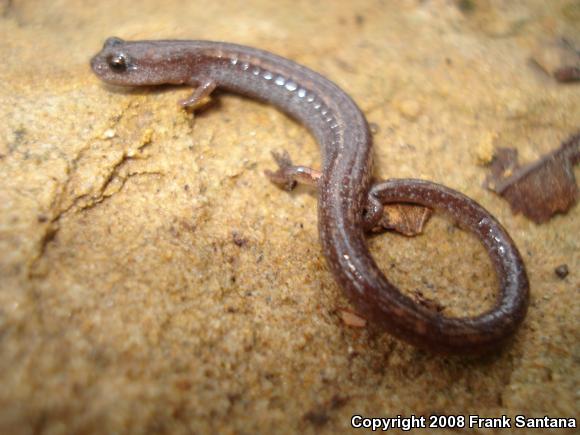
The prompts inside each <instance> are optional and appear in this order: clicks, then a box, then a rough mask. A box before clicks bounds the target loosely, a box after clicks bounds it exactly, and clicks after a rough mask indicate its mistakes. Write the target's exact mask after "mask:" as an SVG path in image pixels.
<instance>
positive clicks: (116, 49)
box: [91, 37, 186, 86]
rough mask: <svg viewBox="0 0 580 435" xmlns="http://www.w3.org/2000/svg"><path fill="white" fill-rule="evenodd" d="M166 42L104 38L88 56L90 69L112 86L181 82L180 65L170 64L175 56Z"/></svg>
mask: <svg viewBox="0 0 580 435" xmlns="http://www.w3.org/2000/svg"><path fill="white" fill-rule="evenodd" d="M167 42H168V41H136V42H131V41H124V40H123V39H121V38H117V37H111V38H108V39H107V40H106V41H105V44H104V45H103V48H102V49H101V51H100V52H99V53H97V54H96V55H95V56H94V57H93V58H92V59H91V68H92V69H93V72H94V73H95V74H96V75H97V76H98V77H99V78H100V79H101V80H103V81H104V82H106V83H110V84H112V85H121V86H141V85H159V84H164V83H172V84H181V83H184V82H185V81H186V80H184V77H182V76H183V71H182V70H183V68H180V67H179V65H178V66H177V68H176V65H173V62H175V61H177V60H179V59H178V58H177V57H176V56H172V53H171V47H170V46H169V44H168V43H167ZM182 64H183V62H182Z"/></svg>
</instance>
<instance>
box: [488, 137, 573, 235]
mask: <svg viewBox="0 0 580 435" xmlns="http://www.w3.org/2000/svg"><path fill="white" fill-rule="evenodd" d="M579 161H580V132H579V133H577V134H575V135H573V136H572V137H570V138H569V139H568V140H567V141H565V142H563V143H562V145H561V146H560V148H558V149H557V150H555V151H552V152H551V153H549V154H546V155H545V156H543V157H541V158H540V159H538V160H536V161H535V162H532V163H530V164H528V165H525V166H522V167H520V166H519V165H518V163H517V150H515V149H512V148H500V149H498V151H497V154H496V156H495V159H494V161H493V162H492V164H491V171H490V174H489V175H488V177H487V179H486V180H485V182H484V186H485V187H486V188H487V189H489V190H493V191H494V192H496V193H498V194H500V195H501V196H502V197H504V198H505V199H506V200H507V201H508V202H509V203H510V205H511V208H512V211H513V212H514V213H516V214H517V213H523V214H524V215H525V216H526V217H528V218H529V219H531V220H533V221H534V222H535V223H537V224H541V223H544V222H547V221H548V220H549V219H550V218H551V217H552V216H553V215H554V214H556V213H565V212H567V211H568V210H569V209H570V208H571V207H572V206H573V205H574V204H575V203H576V200H577V198H578V186H577V185H576V179H575V177H574V171H573V166H574V165H575V164H576V163H578V162H579Z"/></svg>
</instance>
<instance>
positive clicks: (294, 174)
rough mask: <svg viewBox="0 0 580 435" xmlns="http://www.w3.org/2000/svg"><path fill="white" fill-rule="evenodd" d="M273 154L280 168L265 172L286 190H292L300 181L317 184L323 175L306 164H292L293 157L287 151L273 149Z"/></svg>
mask: <svg viewBox="0 0 580 435" xmlns="http://www.w3.org/2000/svg"><path fill="white" fill-rule="evenodd" d="M272 156H273V157H274V160H276V163H277V164H278V170H277V171H275V172H272V171H268V170H266V171H264V174H265V175H266V176H267V177H268V178H269V179H270V181H271V182H272V183H274V184H276V185H277V186H280V187H281V188H282V189H284V190H288V191H290V190H292V189H294V188H295V187H296V185H297V184H298V183H303V184H308V185H310V186H317V185H318V180H319V179H320V176H321V175H322V174H321V172H320V171H317V170H315V169H312V168H308V167H306V166H296V165H293V164H292V159H290V155H289V154H288V152H287V151H284V152H282V153H277V152H275V151H272Z"/></svg>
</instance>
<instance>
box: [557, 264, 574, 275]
mask: <svg viewBox="0 0 580 435" xmlns="http://www.w3.org/2000/svg"><path fill="white" fill-rule="evenodd" d="M554 273H555V274H556V276H557V277H558V278H560V279H564V278H566V277H567V276H568V274H569V273H570V271H569V270H568V265H567V264H561V265H560V266H558V267H556V268H555V269H554Z"/></svg>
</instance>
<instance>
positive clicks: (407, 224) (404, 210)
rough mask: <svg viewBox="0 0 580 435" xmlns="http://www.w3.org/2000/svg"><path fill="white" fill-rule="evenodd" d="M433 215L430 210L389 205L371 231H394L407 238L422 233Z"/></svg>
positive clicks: (418, 206) (407, 205) (415, 206)
mask: <svg viewBox="0 0 580 435" xmlns="http://www.w3.org/2000/svg"><path fill="white" fill-rule="evenodd" d="M432 214H433V211H432V210H431V209H430V208H427V207H423V206H420V205H412V204H389V205H386V206H385V207H384V209H383V216H382V217H381V219H380V221H379V222H378V224H377V225H376V226H375V227H374V228H373V229H372V230H371V232H373V233H380V232H383V231H384V230H395V231H397V232H398V233H401V234H403V235H405V236H408V237H413V236H416V235H417V234H421V233H422V232H423V228H424V227H425V224H426V223H427V221H428V220H429V218H430V217H431V215H432Z"/></svg>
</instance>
